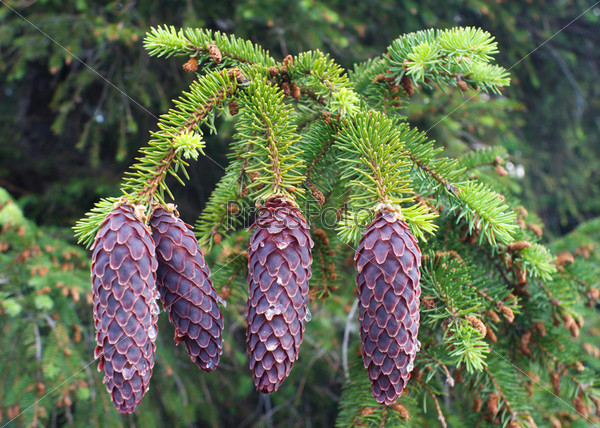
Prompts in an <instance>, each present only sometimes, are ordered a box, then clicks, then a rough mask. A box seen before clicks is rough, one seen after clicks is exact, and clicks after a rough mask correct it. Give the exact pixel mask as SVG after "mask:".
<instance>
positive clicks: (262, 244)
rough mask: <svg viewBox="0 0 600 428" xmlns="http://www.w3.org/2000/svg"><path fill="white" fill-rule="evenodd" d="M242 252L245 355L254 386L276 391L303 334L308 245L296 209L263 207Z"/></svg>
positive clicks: (278, 201)
mask: <svg viewBox="0 0 600 428" xmlns="http://www.w3.org/2000/svg"><path fill="white" fill-rule="evenodd" d="M253 227H255V230H254V234H253V235H252V239H251V240H250V249H249V251H248V283H249V297H248V330H247V337H248V339H247V340H248V351H249V353H250V369H251V370H252V373H253V375H254V384H255V385H256V388H257V389H258V390H259V391H260V392H264V393H270V392H273V391H276V390H277V389H278V388H279V386H280V385H281V383H282V382H283V380H284V379H285V378H286V377H287V376H288V375H289V374H290V371H291V369H292V366H293V365H294V362H295V361H296V360H297V359H298V351H299V349H300V344H301V343H302V338H303V334H304V322H305V319H306V314H307V304H308V280H309V279H310V277H311V270H310V265H311V263H312V256H311V248H312V246H313V241H312V239H311V237H310V234H309V232H308V226H307V224H306V220H305V219H304V217H303V216H302V213H301V212H300V210H299V209H298V208H297V207H295V206H294V205H292V204H291V203H290V202H288V201H287V200H285V199H282V198H274V199H272V200H270V201H268V202H267V203H266V207H264V209H263V210H262V212H261V213H260V216H259V217H258V219H257V220H256V222H255V224H254V226H253Z"/></svg>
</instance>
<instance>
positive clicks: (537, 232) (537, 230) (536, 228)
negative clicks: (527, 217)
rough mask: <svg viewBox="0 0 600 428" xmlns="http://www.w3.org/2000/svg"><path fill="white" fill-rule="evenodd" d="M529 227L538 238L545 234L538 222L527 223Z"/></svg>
mask: <svg viewBox="0 0 600 428" xmlns="http://www.w3.org/2000/svg"><path fill="white" fill-rule="evenodd" d="M527 228H528V229H529V230H531V231H532V232H533V233H535V235H536V236H537V237H538V238H541V236H542V235H543V234H544V232H543V231H542V228H541V227H540V226H538V225H537V224H532V223H527Z"/></svg>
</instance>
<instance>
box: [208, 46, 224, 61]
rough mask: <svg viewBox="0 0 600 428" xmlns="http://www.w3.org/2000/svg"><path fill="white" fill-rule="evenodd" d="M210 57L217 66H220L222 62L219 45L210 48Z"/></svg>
mask: <svg viewBox="0 0 600 428" xmlns="http://www.w3.org/2000/svg"><path fill="white" fill-rule="evenodd" d="M208 56H209V57H210V59H212V60H213V62H214V63H215V64H219V63H220V62H221V59H222V56H221V50H220V49H219V47H218V46H217V45H210V46H209V47H208Z"/></svg>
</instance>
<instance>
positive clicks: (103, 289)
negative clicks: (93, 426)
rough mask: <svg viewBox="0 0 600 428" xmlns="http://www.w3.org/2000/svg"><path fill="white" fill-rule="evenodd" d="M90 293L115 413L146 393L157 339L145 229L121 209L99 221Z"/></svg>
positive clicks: (152, 263) (151, 255) (152, 266)
mask: <svg viewBox="0 0 600 428" xmlns="http://www.w3.org/2000/svg"><path fill="white" fill-rule="evenodd" d="M93 250H94V252H93V255H92V287H93V296H94V325H95V326H96V342H97V346H96V352H95V357H96V358H99V359H100V360H99V363H98V370H99V371H100V370H102V369H104V383H105V384H106V389H107V390H108V392H109V393H110V395H111V397H112V402H113V404H114V406H115V407H116V408H117V410H118V411H119V412H121V413H131V412H133V411H134V410H135V408H136V407H137V405H138V404H139V403H140V401H141V400H142V397H143V396H144V394H145V393H146V391H147V390H148V386H149V384H150V377H151V376H152V368H153V367H154V352H155V350H156V345H155V343H154V342H155V340H156V335H157V333H158V327H157V321H158V313H159V309H158V305H157V303H156V298H157V297H158V293H157V291H156V284H155V281H156V267H157V262H156V257H155V252H154V241H153V240H152V235H151V233H150V230H149V229H148V227H146V226H145V225H144V223H143V222H142V221H141V220H140V219H139V218H138V216H137V215H136V211H135V208H134V207H132V206H130V205H126V204H122V205H120V206H117V207H116V208H115V209H114V210H113V211H112V212H111V213H110V214H109V215H108V216H107V217H106V219H105V220H104V223H103V224H102V226H101V228H100V230H99V231H98V234H97V235H96V239H95V241H94V245H93Z"/></svg>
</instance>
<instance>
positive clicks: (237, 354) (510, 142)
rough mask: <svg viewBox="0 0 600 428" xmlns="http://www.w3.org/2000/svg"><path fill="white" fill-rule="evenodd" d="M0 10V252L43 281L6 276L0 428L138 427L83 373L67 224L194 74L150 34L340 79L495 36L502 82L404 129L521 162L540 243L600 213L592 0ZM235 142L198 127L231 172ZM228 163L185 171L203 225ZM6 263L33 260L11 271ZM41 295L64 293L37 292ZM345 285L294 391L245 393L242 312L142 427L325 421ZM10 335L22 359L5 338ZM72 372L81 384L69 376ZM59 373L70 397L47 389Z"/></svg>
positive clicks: (180, 355) (61, 5) (163, 367)
mask: <svg viewBox="0 0 600 428" xmlns="http://www.w3.org/2000/svg"><path fill="white" fill-rule="evenodd" d="M0 3H2V4H0V191H1V193H0V226H4V225H6V224H12V225H16V226H18V227H17V228H14V231H13V229H11V230H10V231H7V232H6V233H5V236H4V238H3V239H4V241H3V242H9V241H10V242H11V246H10V247H8V246H7V247H2V246H0V269H2V271H5V272H6V275H9V276H11V275H12V276H11V277H15V278H19V280H21V281H26V282H27V283H28V284H33V285H32V287H34V290H35V293H33V294H32V296H31V298H30V299H29V297H28V299H29V300H23V299H21V300H19V299H17V298H16V297H14V293H13V292H12V291H10V292H9V290H8V289H7V288H6V287H5V285H4V284H6V283H7V281H6V280H5V279H4V278H5V276H1V277H0V300H2V301H3V303H2V305H1V306H0V310H1V311H2V312H1V315H2V316H4V315H6V314H8V315H12V316H14V317H17V316H18V317H19V319H20V320H22V322H23V323H24V325H16V323H7V322H5V323H4V324H3V320H6V319H7V318H6V317H4V318H0V332H2V333H3V334H2V336H3V338H0V349H2V351H0V412H1V413H0V421H7V419H6V418H7V417H8V418H9V419H10V418H12V417H14V416H16V415H18V414H19V413H20V412H22V411H24V410H27V412H26V413H25V414H24V415H23V416H22V417H21V419H19V420H20V421H22V422H23V424H31V423H34V422H36V423H37V422H39V421H41V420H50V421H53V422H52V423H53V424H54V425H56V426H62V425H74V426H87V425H98V426H103V425H105V426H116V425H128V424H132V423H134V420H133V419H131V418H121V417H120V416H118V415H117V414H116V412H115V411H114V409H113V408H112V406H111V405H110V402H109V400H108V395H107V394H106V392H105V391H103V390H104V387H103V385H101V375H100V374H96V373H95V367H96V363H91V364H90V365H88V366H85V367H84V365H85V364H87V363H89V362H90V360H91V357H92V355H93V353H92V351H91V350H92V349H93V343H92V342H93V331H92V330H93V326H90V324H91V310H90V309H91V308H90V307H89V306H87V305H85V304H83V303H84V302H85V301H86V299H89V298H90V296H89V292H90V291H89V271H88V270H87V269H88V267H87V266H88V265H87V263H88V255H87V254H86V252H85V251H84V250H83V249H82V248H78V247H76V246H75V245H74V244H75V243H74V240H73V238H72V232H71V230H70V227H71V226H73V224H74V222H75V221H76V220H77V219H79V218H80V217H82V215H83V214H84V213H85V212H86V211H88V210H89V209H90V208H91V206H92V205H93V203H94V202H96V201H97V200H98V199H99V198H100V197H104V196H113V195H118V193H119V191H118V185H119V182H120V179H121V177H122V175H123V172H124V171H125V170H126V169H127V167H128V166H129V164H130V163H131V162H132V161H133V159H134V157H135V156H136V153H137V150H138V149H139V148H140V147H141V146H143V145H145V144H146V142H147V140H148V136H149V131H150V130H154V129H156V122H157V119H156V118H157V117H158V116H159V115H160V114H162V113H163V112H165V111H166V110H167V109H168V108H169V107H170V105H171V100H172V99H173V98H176V97H177V96H178V95H179V93H180V92H181V91H182V90H185V89H186V88H187V86H188V85H189V84H190V83H191V81H192V79H193V76H192V75H190V74H188V73H183V72H182V69H181V66H182V64H183V63H184V62H185V59H184V58H171V59H167V60H165V59H157V58H150V57H149V56H148V55H147V53H146V52H145V50H144V49H143V46H142V39H143V37H144V34H145V33H146V31H148V29H149V28H150V27H151V26H156V25H162V24H167V25H173V26H175V27H187V26H192V27H205V28H210V29H213V30H219V31H223V32H226V33H235V34H236V35H237V36H239V37H242V38H247V39H249V40H251V41H253V42H255V43H258V44H260V45H262V46H263V47H264V48H266V49H268V50H269V51H270V52H271V54H272V55H273V56H274V57H275V58H277V59H281V58H283V57H284V56H285V55H287V54H292V55H294V54H297V53H299V52H302V51H305V50H310V49H320V50H322V51H324V52H327V53H329V54H330V55H331V56H332V57H333V58H334V59H335V60H336V61H338V62H339V63H340V64H342V65H343V66H344V67H347V68H351V67H352V64H354V63H356V62H359V61H362V60H365V59H367V58H369V57H373V56H376V55H379V54H381V53H382V52H384V51H385V49H386V47H387V46H388V45H389V44H390V43H391V42H392V41H393V40H394V39H395V38H396V37H398V36H399V35H401V34H404V33H407V32H411V31H417V30H421V29H426V28H431V27H434V28H449V27H452V26H458V25H460V26H477V27H481V28H483V29H484V30H487V31H489V32H490V33H491V34H492V35H494V36H495V37H496V40H497V41H498V47H499V50H500V53H499V55H498V56H497V62H498V64H500V65H502V66H504V67H506V68H508V69H509V71H510V73H511V78H512V83H511V86H510V88H508V89H507V90H505V91H504V92H503V94H502V96H500V97H492V98H490V97H488V96H486V95H485V94H479V95H477V96H475V97H473V99H469V97H470V96H471V95H472V94H474V92H472V93H469V95H461V94H460V93H458V91H456V92H451V93H446V94H444V93H442V92H441V91H433V92H424V93H420V94H418V95H416V96H415V97H414V99H413V102H412V103H411V104H410V107H409V109H408V110H407V112H406V113H407V115H408V118H409V122H410V123H411V124H412V125H415V126H417V127H418V128H419V129H421V130H429V134H430V136H431V138H433V139H435V140H437V142H438V144H440V145H444V146H445V147H446V148H447V149H448V151H449V153H450V154H452V153H456V154H458V153H460V152H462V151H464V149H465V147H467V148H474V147H485V146H490V145H502V146H504V147H505V148H506V149H507V150H508V152H509V154H510V159H509V162H508V163H507V164H506V166H505V167H506V170H507V171H508V173H509V175H511V176H512V177H513V178H514V179H513V180H511V181H510V184H509V186H510V192H511V193H513V194H515V195H517V196H518V197H520V198H521V199H522V200H523V201H524V203H525V205H526V206H527V208H528V209H530V210H531V211H532V212H535V213H537V215H539V217H540V218H541V219H542V221H543V223H544V224H545V232H546V233H545V237H546V239H550V238H555V237H560V236H562V235H564V234H566V233H568V232H570V231H571V230H573V229H574V228H575V227H576V226H577V225H578V224H580V223H581V222H583V221H585V220H586V219H590V218H593V217H597V216H599V215H600V85H599V84H598V81H599V79H600V49H598V46H600V5H599V4H596V5H595V6H593V7H591V8H590V6H592V2H589V1H583V0H561V1H559V0H545V1H531V0H528V1H510V0H448V1H445V2H439V1H433V0H420V1H386V0H370V1H354V2H353V1H347V0H344V1H338V0H334V1H311V0H253V1H230V0H221V1H216V2H215V1H210V2H206V1H192V0H186V1H183V0H181V1H172V0H170V1H169V0H165V1H158V0H154V1H145V2H137V1H127V0H122V1H101V2H100V1H84V0H60V1H59V0H37V1H36V0H23V1H6V0H2V1H1V2H0ZM231 132H232V129H231V128H230V127H227V126H225V127H224V128H223V129H222V131H221V132H220V134H219V135H218V136H209V135H206V136H205V138H206V141H207V153H209V154H210V156H211V157H212V158H213V159H215V160H216V161H217V162H219V163H220V164H221V165H226V163H227V158H226V151H227V147H228V141H229V139H230V138H231ZM223 172H224V171H223V169H221V168H219V167H218V166H216V165H215V164H214V163H212V162H211V161H210V160H206V159H205V158H204V159H200V161H199V162H198V163H197V165H195V166H193V167H192V168H191V169H190V174H191V181H190V182H189V184H187V186H186V187H185V188H183V189H178V193H177V194H176V197H177V201H178V204H179V209H180V212H181V214H182V217H183V218H184V219H185V220H186V221H187V222H188V223H194V221H195V219H196V218H197V217H198V215H199V213H200V211H201V210H202V208H203V206H204V204H205V202H206V200H207V199H208V197H209V195H210V192H211V189H213V187H214V185H215V183H216V181H217V180H218V179H219V178H220V177H221V175H222V174H223ZM2 189H4V190H2ZM11 233H14V236H13V235H10V234H11ZM30 238H31V239H35V240H36V242H37V244H36V245H35V246H33V247H32V246H31V245H28V242H30V241H29V239H30ZM15 255H20V256H22V257H24V260H23V262H24V263H22V265H19V266H18V267H15V266H14V260H15V257H16V256H15ZM11 263H12V264H11ZM40 269H41V271H40ZM44 269H45V270H44ZM36 281H37V282H36ZM47 284H52V287H53V288H52V289H51V290H46V289H44V287H47V286H48V285H47ZM54 284H56V285H57V287H58V288H56V290H59V291H58V292H56V293H55V291H56V290H55V288H54ZM3 293H4V294H3ZM346 294H347V296H346V297H344V296H343V295H340V296H335V297H334V298H333V299H331V300H330V301H328V302H326V303H323V307H324V308H321V309H322V310H328V309H327V308H326V307H325V306H326V305H332V307H335V308H342V309H344V308H345V309H344V310H342V309H339V310H338V312H339V314H338V313H336V311H335V310H333V309H332V312H331V316H330V317H320V318H318V319H317V320H316V321H314V320H313V323H318V324H317V326H316V327H314V331H319V336H318V338H317V336H316V334H315V333H312V334H307V337H306V339H305V340H306V346H305V349H304V350H303V352H305V355H304V357H303V358H302V359H301V362H300V363H299V364H298V368H295V369H294V371H293V372H292V378H294V377H295V380H294V379H292V380H288V382H287V384H288V385H293V386H294V387H289V388H287V389H285V388H284V389H283V392H282V393H281V394H279V395H278V396H277V397H273V398H265V397H264V396H260V395H258V394H257V393H256V392H255V391H254V388H253V385H252V381H251V378H250V376H249V373H248V371H247V368H246V364H247V363H246V356H245V353H244V337H243V328H240V326H241V325H242V324H243V318H242V316H241V312H239V313H238V314H237V319H235V316H233V315H232V317H233V318H231V323H232V324H233V325H232V326H231V328H230V331H229V333H228V334H230V336H229V341H228V342H226V343H228V344H229V345H228V346H230V347H231V348H232V349H229V350H228V349H225V352H226V353H227V354H226V358H225V359H224V361H223V364H222V366H223V371H218V373H211V374H209V375H206V374H203V373H199V374H196V373H194V374H188V371H190V370H193V367H192V366H191V365H190V364H189V362H188V361H187V356H186V355H185V351H184V350H183V349H177V350H165V351H164V352H161V354H160V356H159V358H158V363H157V368H156V373H155V375H154V377H153V383H152V385H153V386H152V387H151V391H150V396H151V397H152V398H150V399H145V400H144V402H143V403H142V405H141V407H140V410H141V411H140V412H138V414H137V416H136V419H135V421H136V423H137V424H138V425H139V426H154V425H157V424H158V425H162V424H164V423H167V422H166V421H170V422H169V423H172V424H174V425H175V426H179V425H182V426H240V427H243V426H269V424H272V423H273V422H272V417H273V415H274V414H277V417H278V418H281V419H280V420H282V421H287V422H286V424H285V425H280V426H331V425H332V424H333V421H334V420H335V415H336V412H337V411H336V402H337V400H338V399H339V394H340V391H341V383H342V379H343V372H342V371H341V365H340V356H339V352H338V350H337V345H338V344H339V343H338V342H339V335H337V333H335V332H336V331H338V332H339V327H340V325H341V326H342V328H343V324H344V323H345V310H347V309H348V307H349V306H348V305H349V304H350V303H351V302H352V296H351V294H352V293H351V292H348V293H346ZM17 297H19V296H17ZM21 297H23V296H21ZM336 298H337V301H336V300H335V299H336ZM79 302H81V303H79ZM28 305H30V306H28ZM52 308H54V309H53V310H50V309H52ZM330 309H331V308H330ZM44 311H48V313H54V314H58V315H57V316H56V317H54V315H53V316H52V317H49V319H48V321H47V322H45V323H44V326H43V327H38V324H37V323H32V322H31V321H32V319H34V318H35V317H37V316H38V315H39V313H43V312H44ZM232 312H235V310H233V311H232ZM313 312H314V311H313ZM46 317H48V315H46ZM163 321H164V320H163ZM236 323H237V325H236ZM162 328H164V330H163V331H167V332H168V333H167V334H163V335H162V339H160V340H162V341H165V342H170V340H171V338H170V337H169V336H170V334H171V330H170V328H171V327H170V326H168V324H164V326H163V327H162ZM334 333H335V334H334ZM40 337H44V338H46V337H47V338H48V340H46V341H44V344H45V346H44V347H43V349H40V347H38V346H36V343H39V341H40ZM324 338H325V339H328V341H327V340H323V339H324ZM17 339H18V340H19V343H23V344H24V345H23V346H24V347H23V349H20V347H14V346H12V345H11V344H12V343H14V340H17ZM159 346H160V345H159ZM161 348H164V349H167V348H171V346H162V347H161ZM23 355H25V357H26V358H25V359H22V356H23ZM42 362H43V363H42ZM81 367H84V369H81V370H80V368H81ZM77 370H79V372H78V371H77ZM73 373H76V376H75V377H74V378H69V376H70V375H72V374H73ZM242 374H243V375H242ZM67 378H69V379H67ZM65 379H67V380H68V382H67V381H66V380H65ZM63 381H64V382H65V384H64V387H61V388H59V389H57V390H56V391H51V389H52V388H53V387H54V386H55V385H58V384H59V383H60V382H63ZM32 385H33V387H32ZM298 385H300V387H298ZM9 386H10V387H9ZM47 393H51V394H50V395H49V396H48V397H47V398H46V399H45V400H44V401H42V402H41V403H40V404H39V405H37V404H36V405H35V406H34V407H32V408H31V409H27V406H26V404H27V403H33V402H34V399H33V398H35V397H42V396H44V395H45V394H47ZM299 412H300V413H299ZM106 415H109V416H108V417H107V416H106ZM265 415H271V416H268V417H266V416H265ZM78 418H82V419H78ZM157 418H158V419H157ZM78 420H79V421H80V423H78V422H77V421H78ZM158 420H161V421H163V422H161V423H158V422H157V421H158ZM307 421H308V422H307ZM309 422H310V423H309ZM271 426H272V425H271Z"/></svg>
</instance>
